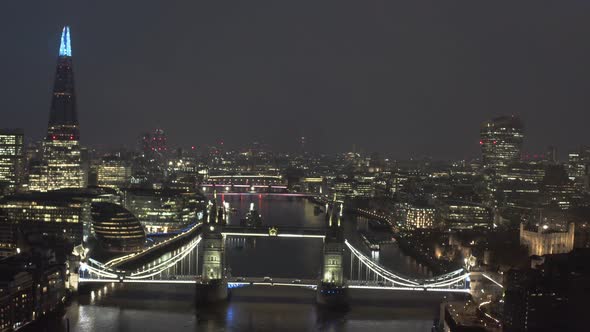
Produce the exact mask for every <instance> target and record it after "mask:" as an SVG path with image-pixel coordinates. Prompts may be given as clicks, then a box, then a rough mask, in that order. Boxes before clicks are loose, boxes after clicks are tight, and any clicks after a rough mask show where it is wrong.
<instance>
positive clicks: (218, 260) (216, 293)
mask: <svg viewBox="0 0 590 332" xmlns="http://www.w3.org/2000/svg"><path fill="white" fill-rule="evenodd" d="M206 227H208V228H206V229H205V230H204V232H203V259H202V260H201V264H202V279H201V280H200V281H199V282H197V284H196V286H195V287H196V288H195V301H196V303H197V304H212V303H219V302H223V301H225V300H227V295H228V290H227V277H226V275H225V262H224V250H225V243H224V240H225V239H224V237H223V235H222V234H221V226H220V225H214V224H208V225H206Z"/></svg>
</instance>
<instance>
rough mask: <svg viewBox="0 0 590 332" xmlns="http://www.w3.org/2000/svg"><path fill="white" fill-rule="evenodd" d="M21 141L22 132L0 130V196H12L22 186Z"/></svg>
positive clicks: (22, 156) (22, 157) (22, 139)
mask: <svg viewBox="0 0 590 332" xmlns="http://www.w3.org/2000/svg"><path fill="white" fill-rule="evenodd" d="M23 141H24V134H23V131H22V130H19V129H0V194H12V193H14V192H16V190H17V189H18V188H19V186H20V185H21V184H22V181H23V171H24V149H23Z"/></svg>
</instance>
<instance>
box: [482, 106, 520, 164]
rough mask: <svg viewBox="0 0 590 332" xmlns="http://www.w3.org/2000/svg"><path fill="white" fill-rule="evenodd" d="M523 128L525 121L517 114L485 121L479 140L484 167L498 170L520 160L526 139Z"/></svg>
mask: <svg viewBox="0 0 590 332" xmlns="http://www.w3.org/2000/svg"><path fill="white" fill-rule="evenodd" d="M523 129H524V126H523V123H522V121H521V120H520V118H519V117H517V116H502V117H498V118H495V119H492V120H490V121H486V122H484V123H483V124H482V126H481V131H480V135H481V136H480V137H481V138H480V142H479V144H480V145H481V153H482V157H483V158H482V159H483V165H484V167H485V168H491V169H494V170H496V171H497V170H501V169H504V168H505V167H506V166H508V165H509V164H511V163H513V162H515V161H518V160H519V159H520V153H521V149H522V142H523V139H524V134H523Z"/></svg>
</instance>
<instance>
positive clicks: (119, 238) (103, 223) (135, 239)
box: [91, 202, 146, 252]
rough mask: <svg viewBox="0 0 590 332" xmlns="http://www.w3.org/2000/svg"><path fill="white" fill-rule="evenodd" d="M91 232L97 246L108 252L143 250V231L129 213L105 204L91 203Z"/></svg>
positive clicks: (119, 207) (118, 206)
mask: <svg viewBox="0 0 590 332" xmlns="http://www.w3.org/2000/svg"><path fill="white" fill-rule="evenodd" d="M91 211H92V232H93V233H94V237H95V238H96V240H97V241H98V243H99V245H100V246H101V247H102V248H103V249H104V250H106V251H109V252H136V251H139V250H141V249H143V245H144V243H145V239H146V237H145V231H144V229H143V226H142V225H141V223H140V222H139V220H137V218H135V216H134V215H133V214H131V212H129V211H128V210H127V209H125V208H124V207H122V206H120V205H117V204H113V203H107V202H97V203H92V207H91Z"/></svg>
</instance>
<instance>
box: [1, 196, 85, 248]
mask: <svg viewBox="0 0 590 332" xmlns="http://www.w3.org/2000/svg"><path fill="white" fill-rule="evenodd" d="M0 211H2V213H3V214H4V215H5V216H6V222H9V223H13V225H12V228H13V229H16V228H18V229H20V230H21V231H22V232H24V233H40V234H50V235H55V236H58V237H61V238H64V239H67V240H68V241H70V242H71V243H73V244H75V245H77V244H80V243H82V236H83V222H82V216H83V206H82V203H81V202H80V201H78V200H76V199H73V198H64V197H54V196H52V195H49V194H43V193H36V194H26V195H16V196H9V197H5V198H4V199H2V200H1V201H0ZM0 221H1V220H0Z"/></svg>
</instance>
